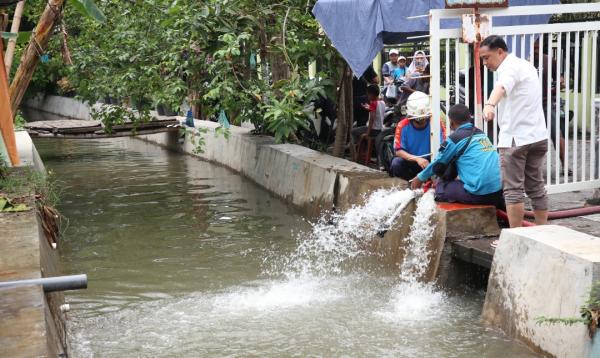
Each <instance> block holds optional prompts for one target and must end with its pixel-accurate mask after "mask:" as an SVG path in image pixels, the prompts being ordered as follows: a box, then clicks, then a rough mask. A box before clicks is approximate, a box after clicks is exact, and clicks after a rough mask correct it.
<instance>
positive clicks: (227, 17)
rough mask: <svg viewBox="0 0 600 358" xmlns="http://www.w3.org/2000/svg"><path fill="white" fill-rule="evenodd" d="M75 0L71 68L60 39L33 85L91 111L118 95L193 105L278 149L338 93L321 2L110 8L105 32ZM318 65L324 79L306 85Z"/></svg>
mask: <svg viewBox="0 0 600 358" xmlns="http://www.w3.org/2000/svg"><path fill="white" fill-rule="evenodd" d="M75 2H78V3H80V4H83V3H84V2H85V1H83V0H71V1H70V2H68V5H70V6H66V7H65V10H64V11H65V14H64V19H65V23H66V29H67V32H68V33H69V35H70V36H69V42H68V43H69V48H70V52H71V55H72V59H73V66H71V67H65V66H64V65H62V62H61V58H60V57H61V56H59V54H60V51H61V45H62V41H61V40H60V39H59V38H58V37H55V38H54V39H53V40H52V41H51V43H50V48H49V51H48V52H49V53H50V55H51V56H50V61H49V62H48V63H44V64H41V65H40V69H39V70H38V71H37V73H36V76H35V77H34V79H33V85H34V87H35V89H36V90H38V91H40V90H41V91H43V92H47V93H48V92H49V93H60V92H63V93H64V92H65V88H66V87H65V86H63V88H62V89H61V88H60V87H58V86H56V83H57V82H58V81H63V82H64V83H68V84H69V86H68V88H69V89H73V90H74V91H75V93H76V95H77V96H78V97H79V98H81V99H84V100H87V101H90V102H92V103H93V102H96V101H98V100H103V99H105V98H106V97H112V98H118V99H119V100H120V101H121V102H122V103H125V104H133V103H137V104H143V106H144V110H145V109H150V107H151V106H153V105H158V104H162V105H164V106H166V107H168V108H170V109H171V110H175V111H177V110H180V106H181V105H182V104H183V103H185V102H188V103H190V104H192V105H195V106H199V107H201V108H202V116H203V117H204V118H206V119H214V118H215V117H216V115H217V114H218V113H220V112H221V111H224V112H225V113H226V114H227V116H228V118H230V119H231V122H232V123H233V124H241V123H242V122H244V121H250V122H252V123H253V124H254V126H255V128H256V131H257V132H258V133H267V134H271V135H274V136H275V138H276V139H277V141H286V140H289V139H290V138H291V139H295V137H296V135H297V134H298V133H301V132H302V131H303V130H305V128H307V126H308V117H307V115H306V114H304V111H303V109H304V107H305V106H306V104H307V102H309V101H310V100H312V99H313V98H314V95H315V93H317V92H320V93H328V94H330V95H331V94H332V93H335V91H334V88H333V85H332V84H333V83H337V81H338V77H339V70H340V69H338V68H337V67H336V64H337V63H338V58H339V57H338V55H337V52H336V51H335V50H334V49H333V47H332V46H331V45H330V43H329V42H328V39H327V38H326V36H325V35H324V33H322V31H320V29H319V26H318V23H317V22H316V20H315V19H314V18H313V17H312V15H311V14H310V10H311V9H312V6H313V5H314V3H315V0H309V1H305V0H283V1H275V0H266V1H262V2H261V3H260V6H257V3H256V2H255V1H250V0H147V1H122V0H103V1H98V2H96V3H97V5H98V8H99V10H100V11H101V12H102V13H103V14H104V15H105V19H106V21H105V23H104V24H102V23H100V22H97V21H94V20H92V19H91V18H90V17H84V16H81V14H80V13H78V12H76V10H77V9H74V7H73V4H74V3H75ZM38 12H39V11H38ZM34 13H35V12H32V14H34ZM31 16H33V15H31ZM311 62H317V63H318V65H319V70H320V72H319V73H318V74H317V78H318V79H319V81H312V80H309V79H308V77H309V76H308V64H309V63H311Z"/></svg>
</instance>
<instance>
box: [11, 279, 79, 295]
mask: <svg viewBox="0 0 600 358" xmlns="http://www.w3.org/2000/svg"><path fill="white" fill-rule="evenodd" d="M31 285H41V286H42V288H43V289H44V292H46V293H48V292H56V291H70V290H81V289H84V288H87V275H85V274H83V275H72V276H57V277H45V278H35V279H31V280H19V281H4V282H0V289H3V288H14V287H22V286H31Z"/></svg>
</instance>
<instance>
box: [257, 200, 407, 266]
mask: <svg viewBox="0 0 600 358" xmlns="http://www.w3.org/2000/svg"><path fill="white" fill-rule="evenodd" d="M414 197H415V194H414V192H413V191H411V190H398V189H381V190H377V191H375V192H374V193H372V194H371V195H370V196H369V197H368V198H367V201H366V203H365V204H364V205H362V206H355V207H352V208H351V209H349V210H347V211H346V212H345V213H342V214H339V213H334V214H332V215H329V216H328V217H327V218H325V216H326V215H323V218H322V219H320V220H319V221H318V222H316V223H314V224H312V230H311V231H310V232H304V233H300V234H298V235H297V237H296V240H297V241H298V246H297V248H296V250H295V251H294V252H293V253H292V254H290V255H288V256H286V257H284V258H283V259H279V260H277V261H278V263H279V266H280V267H278V268H276V269H275V270H276V271H275V270H274V269H272V268H271V269H270V270H267V272H266V273H268V274H273V273H275V272H277V273H283V274H284V275H285V276H287V277H302V276H316V277H324V276H328V275H337V274H340V273H341V272H342V268H343V264H344V263H346V262H348V261H349V260H351V259H353V258H356V257H359V256H361V255H364V254H368V252H366V251H365V248H366V247H367V246H368V245H365V243H367V242H369V240H371V239H373V238H374V237H375V236H376V234H377V232H378V231H379V230H381V229H382V228H383V227H384V225H385V223H386V222H387V221H388V220H389V218H390V217H391V216H393V214H394V212H395V211H396V209H397V208H398V207H399V206H401V205H403V204H406V203H408V202H409V201H410V200H412V199H413V198H414Z"/></svg>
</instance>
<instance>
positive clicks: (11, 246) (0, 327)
mask: <svg viewBox="0 0 600 358" xmlns="http://www.w3.org/2000/svg"><path fill="white" fill-rule="evenodd" d="M17 147H18V150H19V155H20V156H21V160H22V161H23V165H25V166H30V167H32V168H34V169H36V170H43V168H44V166H43V163H42V161H41V160H40V158H39V155H38V153H37V150H36V148H35V146H34V145H33V143H32V142H31V138H29V135H28V134H27V132H17ZM30 206H34V205H32V204H30ZM0 228H1V229H0V252H1V253H2V254H1V255H0V281H14V280H23V279H33V278H41V277H48V276H58V275H59V274H60V272H59V268H58V261H59V256H58V252H57V251H56V250H54V249H53V248H52V247H51V246H50V244H49V243H48V240H46V236H45V234H44V232H43V230H42V225H41V223H40V222H39V218H38V215H37V213H36V211H35V208H34V209H32V210H30V211H27V212H20V213H0ZM62 303H64V294H63V293H62V292H54V293H49V294H44V292H43V291H42V289H41V287H39V286H28V287H21V288H9V289H3V290H1V291H0V317H1V319H0V356H3V357H4V356H6V357H56V356H58V355H59V354H61V353H65V352H66V349H67V347H66V332H65V323H64V316H63V315H62V313H61V312H60V309H59V307H60V305H61V304H62Z"/></svg>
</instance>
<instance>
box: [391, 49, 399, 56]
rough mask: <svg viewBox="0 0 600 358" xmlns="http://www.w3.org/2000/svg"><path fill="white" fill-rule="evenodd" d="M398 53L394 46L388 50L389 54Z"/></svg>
mask: <svg viewBox="0 0 600 358" xmlns="http://www.w3.org/2000/svg"><path fill="white" fill-rule="evenodd" d="M398 53H399V52H398V50H396V49H395V48H394V49H391V50H390V55H397V54H398Z"/></svg>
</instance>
